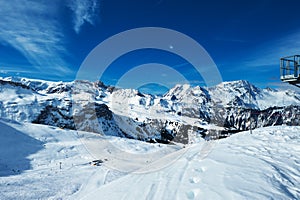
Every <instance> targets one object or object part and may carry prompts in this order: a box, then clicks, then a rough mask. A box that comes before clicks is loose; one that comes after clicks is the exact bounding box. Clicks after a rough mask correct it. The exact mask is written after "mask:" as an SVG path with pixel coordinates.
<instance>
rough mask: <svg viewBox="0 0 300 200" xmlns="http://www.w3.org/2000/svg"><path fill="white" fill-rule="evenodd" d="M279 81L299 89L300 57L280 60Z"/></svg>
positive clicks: (295, 56)
mask: <svg viewBox="0 0 300 200" xmlns="http://www.w3.org/2000/svg"><path fill="white" fill-rule="evenodd" d="M280 79H281V81H283V82H287V83H289V84H292V85H295V86H297V87H300V85H298V84H300V55H294V56H288V57H283V58H280Z"/></svg>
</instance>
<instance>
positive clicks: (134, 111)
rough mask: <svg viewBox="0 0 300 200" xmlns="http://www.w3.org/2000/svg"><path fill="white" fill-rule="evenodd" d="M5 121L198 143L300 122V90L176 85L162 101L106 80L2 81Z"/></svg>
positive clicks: (247, 85) (246, 84)
mask: <svg viewBox="0 0 300 200" xmlns="http://www.w3.org/2000/svg"><path fill="white" fill-rule="evenodd" d="M0 93H1V96H0V117H1V118H6V119H11V120H15V121H19V122H32V123H37V124H45V125H51V126H56V127H60V128H64V129H73V130H80V131H88V132H95V133H99V134H103V135H110V136H119V137H126V138H133V139H138V140H142V141H149V142H163V143H168V142H170V141H172V142H178V143H184V144H187V143H194V142H195V141H196V140H197V138H200V137H202V138H205V139H208V140H209V139H218V138H223V137H227V136H229V135H231V134H233V133H236V132H240V131H244V130H249V129H255V128H258V127H266V126H275V125H295V126H296V125H297V126H299V125H300V93H299V92H297V91H293V90H275V89H271V88H266V89H260V88H258V87H255V86H254V85H252V84H251V83H249V82H247V81H244V80H241V81H233V82H223V83H221V84H219V85H216V86H214V87H209V88H207V87H200V86H196V87H192V86H190V85H187V84H185V85H176V86H174V87H173V88H171V89H170V90H169V91H168V92H167V93H165V94H164V95H162V96H157V95H151V94H143V93H141V92H140V91H138V90H134V89H121V88H115V87H113V86H106V85H105V84H103V83H102V82H100V81H97V82H89V81H84V80H76V81H73V82H51V81H44V80H33V79H26V78H16V77H7V78H0Z"/></svg>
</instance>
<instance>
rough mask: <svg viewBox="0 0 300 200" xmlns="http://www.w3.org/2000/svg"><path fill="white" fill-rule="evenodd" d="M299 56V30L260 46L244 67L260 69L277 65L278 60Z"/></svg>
mask: <svg viewBox="0 0 300 200" xmlns="http://www.w3.org/2000/svg"><path fill="white" fill-rule="evenodd" d="M295 54H298V55H299V54H300V30H298V31H296V32H295V33H293V34H289V35H287V36H285V37H282V38H278V39H276V40H272V41H269V42H266V43H264V44H261V45H260V46H258V47H257V49H256V50H255V53H253V54H251V56H250V57H249V61H246V62H245V63H244V64H245V65H244V66H249V67H261V66H274V65H279V59H280V58H281V57H285V56H292V55H295Z"/></svg>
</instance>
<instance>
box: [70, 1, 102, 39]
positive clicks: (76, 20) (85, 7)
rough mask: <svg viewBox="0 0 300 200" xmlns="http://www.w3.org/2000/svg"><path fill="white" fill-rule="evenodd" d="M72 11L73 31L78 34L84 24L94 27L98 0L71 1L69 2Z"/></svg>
mask: <svg viewBox="0 0 300 200" xmlns="http://www.w3.org/2000/svg"><path fill="white" fill-rule="evenodd" d="M69 7H70V9H71V10H72V11H73V24H74V27H73V28H74V31H75V32H76V33H77V34H78V33H79V32H80V30H81V27H82V26H83V25H84V24H85V23H89V24H91V25H95V21H96V19H97V16H98V12H99V8H100V3H99V1H98V0H73V1H69Z"/></svg>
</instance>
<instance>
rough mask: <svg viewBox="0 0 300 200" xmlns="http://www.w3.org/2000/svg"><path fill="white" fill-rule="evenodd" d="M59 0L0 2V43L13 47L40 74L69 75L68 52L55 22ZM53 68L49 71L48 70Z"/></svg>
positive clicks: (0, 0) (59, 28)
mask: <svg viewBox="0 0 300 200" xmlns="http://www.w3.org/2000/svg"><path fill="white" fill-rule="evenodd" d="M59 4H60V1H59V0H52V1H51V2H50V1H46V0H40V1H34V0H11V1H9V2H8V1H6V0H0V8H1V9H0V19H1V20H0V42H1V43H2V44H4V45H10V46H12V47H13V48H15V49H16V50H18V51H19V52H20V53H21V54H23V55H24V56H25V57H26V58H27V60H28V61H29V62H30V63H31V64H32V65H33V66H35V67H36V69H37V70H39V71H41V72H46V71H48V72H49V70H51V73H53V74H57V75H59V74H61V75H62V76H63V74H64V73H69V72H70V69H69V68H68V67H67V66H68V65H67V63H66V62H65V61H64V59H63V58H62V57H63V56H65V55H66V53H67V51H66V49H65V47H64V34H63V32H62V30H61V24H59V22H58V21H57V20H56V17H57V15H58V13H57V12H58V9H57V6H58V5H59ZM49 67H50V68H49Z"/></svg>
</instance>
